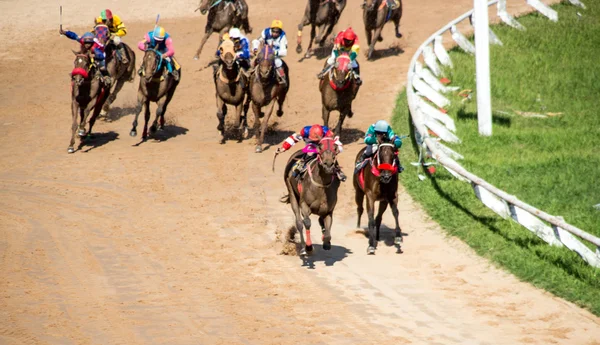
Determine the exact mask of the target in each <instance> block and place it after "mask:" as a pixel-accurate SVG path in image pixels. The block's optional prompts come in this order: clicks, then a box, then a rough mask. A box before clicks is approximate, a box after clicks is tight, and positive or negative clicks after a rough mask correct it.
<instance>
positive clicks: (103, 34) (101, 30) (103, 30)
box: [92, 24, 110, 45]
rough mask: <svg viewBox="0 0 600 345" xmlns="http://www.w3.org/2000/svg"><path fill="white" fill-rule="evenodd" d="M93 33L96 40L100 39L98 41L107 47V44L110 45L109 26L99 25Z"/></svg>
mask: <svg viewBox="0 0 600 345" xmlns="http://www.w3.org/2000/svg"><path fill="white" fill-rule="evenodd" d="M92 32H93V33H94V35H96V38H97V39H98V41H100V43H102V45H106V43H108V39H109V38H110V31H109V30H108V26H106V25H104V24H98V25H96V26H94V29H92Z"/></svg>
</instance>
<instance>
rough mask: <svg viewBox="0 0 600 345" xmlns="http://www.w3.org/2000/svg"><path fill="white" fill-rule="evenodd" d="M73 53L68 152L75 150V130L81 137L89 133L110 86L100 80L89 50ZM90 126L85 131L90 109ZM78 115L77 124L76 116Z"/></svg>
mask: <svg viewBox="0 0 600 345" xmlns="http://www.w3.org/2000/svg"><path fill="white" fill-rule="evenodd" d="M73 53H74V54H75V62H74V63H73V71H72V72H71V110H72V115H73V124H72V125H71V131H72V133H71V142H70V144H69V148H68V149H67V152H68V153H73V152H75V147H74V145H75V133H76V132H77V133H78V134H79V136H80V137H81V138H84V137H86V136H89V135H91V133H92V127H94V123H95V122H96V118H97V117H98V114H99V113H100V109H101V107H102V104H104V102H105V101H106V98H107V97H108V95H109V93H110V86H109V85H105V84H104V83H103V82H102V81H101V77H100V75H99V74H98V73H96V72H97V68H96V67H95V66H94V64H93V63H92V58H91V57H90V55H89V52H73ZM92 110H93V111H94V112H93V113H92V117H91V118H90V128H89V130H88V131H87V133H86V131H85V124H86V122H87V119H88V116H89V115H90V111H92ZM78 117H79V119H80V120H79V121H80V122H79V124H77V118H78ZM77 128H79V131H77Z"/></svg>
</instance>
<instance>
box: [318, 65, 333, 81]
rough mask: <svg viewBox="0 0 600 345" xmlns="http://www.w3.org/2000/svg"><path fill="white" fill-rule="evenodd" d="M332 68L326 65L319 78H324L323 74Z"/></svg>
mask: <svg viewBox="0 0 600 345" xmlns="http://www.w3.org/2000/svg"><path fill="white" fill-rule="evenodd" d="M330 69H331V66H326V67H325V68H323V70H322V71H321V72H319V74H317V78H318V79H323V76H324V75H325V73H327V72H328V71H329V70H330Z"/></svg>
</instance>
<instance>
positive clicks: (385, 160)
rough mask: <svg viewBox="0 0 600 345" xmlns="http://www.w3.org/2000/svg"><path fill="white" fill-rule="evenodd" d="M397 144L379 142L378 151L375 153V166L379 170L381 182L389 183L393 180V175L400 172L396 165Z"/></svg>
mask: <svg viewBox="0 0 600 345" xmlns="http://www.w3.org/2000/svg"><path fill="white" fill-rule="evenodd" d="M395 157H396V146H394V144H392V143H390V142H387V141H384V142H381V141H380V144H379V147H378V149H377V153H376V154H375V159H374V163H375V164H377V165H376V166H375V167H376V168H377V170H379V182H381V183H383V184H388V183H390V181H392V177H393V176H394V175H395V174H396V173H397V172H398V167H397V166H396V159H395Z"/></svg>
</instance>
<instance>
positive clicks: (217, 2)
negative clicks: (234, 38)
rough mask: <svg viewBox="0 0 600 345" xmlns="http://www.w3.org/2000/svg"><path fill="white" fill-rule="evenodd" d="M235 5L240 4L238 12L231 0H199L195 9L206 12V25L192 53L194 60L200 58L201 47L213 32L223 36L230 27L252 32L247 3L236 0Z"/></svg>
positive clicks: (242, 0) (248, 32)
mask: <svg viewBox="0 0 600 345" xmlns="http://www.w3.org/2000/svg"><path fill="white" fill-rule="evenodd" d="M236 3H237V6H240V7H241V8H240V11H239V12H240V14H238V10H237V9H236V8H235V7H234V6H235V5H234V4H232V3H231V2H228V1H224V0H200V5H199V6H198V8H197V9H196V11H198V10H200V13H202V14H203V15H204V14H206V13H208V17H207V19H206V27H205V28H204V37H202V41H200V47H198V50H197V51H196V55H194V60H198V59H199V58H200V53H201V52H202V47H204V44H205V43H206V41H207V40H208V38H209V37H210V35H212V34H213V33H214V32H216V33H218V34H219V35H220V36H223V34H224V33H226V32H227V31H229V29H231V28H232V27H236V28H242V29H243V30H244V32H245V33H247V34H250V33H252V28H251V27H250V23H249V22H248V5H247V4H246V1H245V0H237V1H236Z"/></svg>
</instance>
